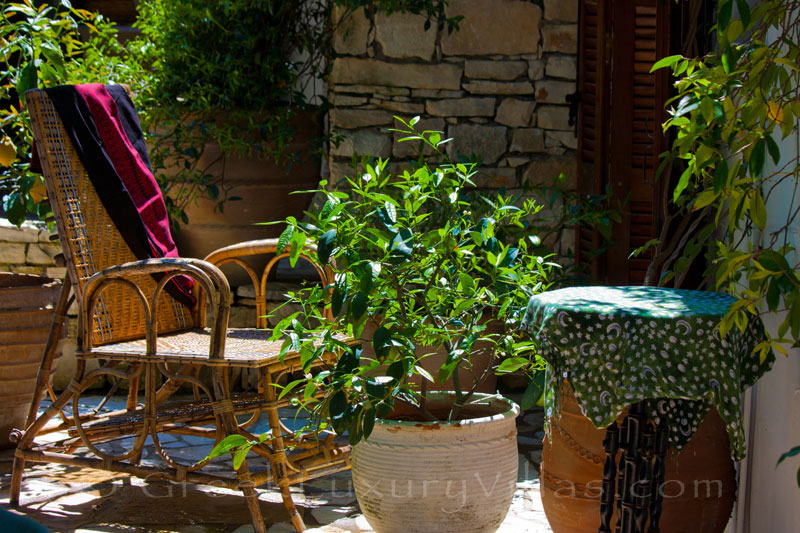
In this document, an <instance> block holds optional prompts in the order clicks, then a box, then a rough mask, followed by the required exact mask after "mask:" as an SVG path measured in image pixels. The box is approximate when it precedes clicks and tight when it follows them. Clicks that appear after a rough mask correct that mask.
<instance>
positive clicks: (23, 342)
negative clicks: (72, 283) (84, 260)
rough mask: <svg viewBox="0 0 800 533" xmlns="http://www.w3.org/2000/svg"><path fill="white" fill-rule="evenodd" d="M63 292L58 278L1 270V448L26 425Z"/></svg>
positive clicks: (64, 329)
mask: <svg viewBox="0 0 800 533" xmlns="http://www.w3.org/2000/svg"><path fill="white" fill-rule="evenodd" d="M60 292H61V282H60V281H58V280H55V279H51V278H46V277H42V276H32V275H29V274H11V273H8V272H0V447H7V446H11V444H10V443H9V440H8V434H9V432H10V431H11V430H12V429H13V428H23V427H24V426H25V419H26V417H27V414H28V408H29V406H30V403H31V399H32V398H33V392H34V388H35V386H36V376H37V374H38V372H39V365H40V363H41V360H42V355H43V354H44V348H45V344H46V342H47V336H48V334H49V333H50V324H51V323H52V322H53V315H54V313H55V310H54V307H55V304H56V302H57V301H58V295H59V293H60ZM66 331H67V328H63V332H64V334H66ZM58 353H59V352H57V354H58Z"/></svg>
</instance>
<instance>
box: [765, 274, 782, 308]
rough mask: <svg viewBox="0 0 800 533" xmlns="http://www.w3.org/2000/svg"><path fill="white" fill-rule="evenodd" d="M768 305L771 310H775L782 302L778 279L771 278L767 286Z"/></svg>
mask: <svg viewBox="0 0 800 533" xmlns="http://www.w3.org/2000/svg"><path fill="white" fill-rule="evenodd" d="M766 296H767V306H768V307H769V310H770V311H775V310H776V309H778V306H779V305H780V303H781V289H780V285H778V282H777V280H776V279H774V278H773V279H771V280H770V282H769V286H768V287H767V294H766Z"/></svg>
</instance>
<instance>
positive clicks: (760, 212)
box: [750, 189, 767, 230]
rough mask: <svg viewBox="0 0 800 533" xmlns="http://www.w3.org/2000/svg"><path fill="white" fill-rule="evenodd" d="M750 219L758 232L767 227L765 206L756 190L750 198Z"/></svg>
mask: <svg viewBox="0 0 800 533" xmlns="http://www.w3.org/2000/svg"><path fill="white" fill-rule="evenodd" d="M750 218H751V219H752V220H753V223H754V224H755V225H756V227H758V229H760V230H763V229H764V227H765V226H766V225H767V205H766V204H765V203H764V198H763V197H762V196H761V192H759V191H758V189H756V190H755V191H754V193H753V194H752V195H751V196H750Z"/></svg>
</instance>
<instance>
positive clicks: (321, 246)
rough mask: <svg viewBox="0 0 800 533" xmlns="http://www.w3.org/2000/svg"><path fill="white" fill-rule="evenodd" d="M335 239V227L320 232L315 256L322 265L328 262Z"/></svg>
mask: <svg viewBox="0 0 800 533" xmlns="http://www.w3.org/2000/svg"><path fill="white" fill-rule="evenodd" d="M335 241H336V229H335V228H334V229H331V230H328V231H326V232H325V233H323V234H322V236H321V237H320V238H319V242H318V243H317V257H319V262H320V263H322V264H323V265H326V264H328V259H330V257H331V252H332V251H333V246H334V242H335Z"/></svg>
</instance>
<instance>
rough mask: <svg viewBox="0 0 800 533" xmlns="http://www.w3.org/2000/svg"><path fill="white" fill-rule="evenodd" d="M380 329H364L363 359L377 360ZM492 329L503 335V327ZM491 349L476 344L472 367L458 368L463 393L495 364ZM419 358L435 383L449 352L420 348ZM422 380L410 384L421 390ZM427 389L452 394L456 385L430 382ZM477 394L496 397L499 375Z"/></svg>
mask: <svg viewBox="0 0 800 533" xmlns="http://www.w3.org/2000/svg"><path fill="white" fill-rule="evenodd" d="M378 327H379V326H378V324H377V323H376V322H374V321H372V320H370V321H368V322H367V323H366V324H365V325H364V331H363V332H362V333H361V339H362V341H363V345H362V346H363V353H362V356H363V357H369V358H374V357H375V351H374V350H373V349H372V337H373V335H374V334H375V330H376V329H378ZM489 329H490V332H492V333H499V332H500V331H501V327H500V325H498V324H497V322H493V323H492V324H490V325H489ZM488 345H489V343H488V342H486V341H481V342H477V343H475V349H474V350H473V352H472V354H471V355H470V360H471V362H472V367H471V368H466V367H464V366H463V364H462V367H460V368H459V370H458V377H459V382H460V383H461V387H462V388H463V389H465V390H469V389H470V388H471V387H472V384H473V383H475V380H476V379H480V377H481V376H482V375H483V373H484V372H485V371H486V369H487V367H488V366H489V365H490V364H491V363H492V358H491V356H490V354H488V353H486V351H485V350H486V349H487V348H488ZM416 354H417V357H422V356H423V355H424V356H425V357H423V358H422V360H421V366H422V368H424V369H425V370H427V371H428V372H430V374H431V375H432V376H433V378H434V379H436V373H437V372H438V371H439V368H441V367H442V365H444V363H445V361H446V360H447V351H446V350H445V349H444V348H438V349H436V350H433V349H431V348H420V347H418V348H417V351H416ZM422 379H423V378H422V376H419V375H415V376H413V377H412V379H411V383H414V384H415V385H417V386H418V387H419V386H420V385H421V384H422ZM427 387H428V390H429V391H436V390H443V391H452V390H454V387H455V385H454V384H453V380H452V378H451V379H449V380H447V381H445V382H444V383H443V384H439V383H431V382H430V381H429V382H428V383H427ZM477 391H478V392H483V393H486V394H494V393H495V392H496V391H497V374H495V373H494V372H490V373H489V375H488V376H487V377H486V379H484V381H483V382H482V383H481V384H480V385H479V386H478V389H477Z"/></svg>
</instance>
